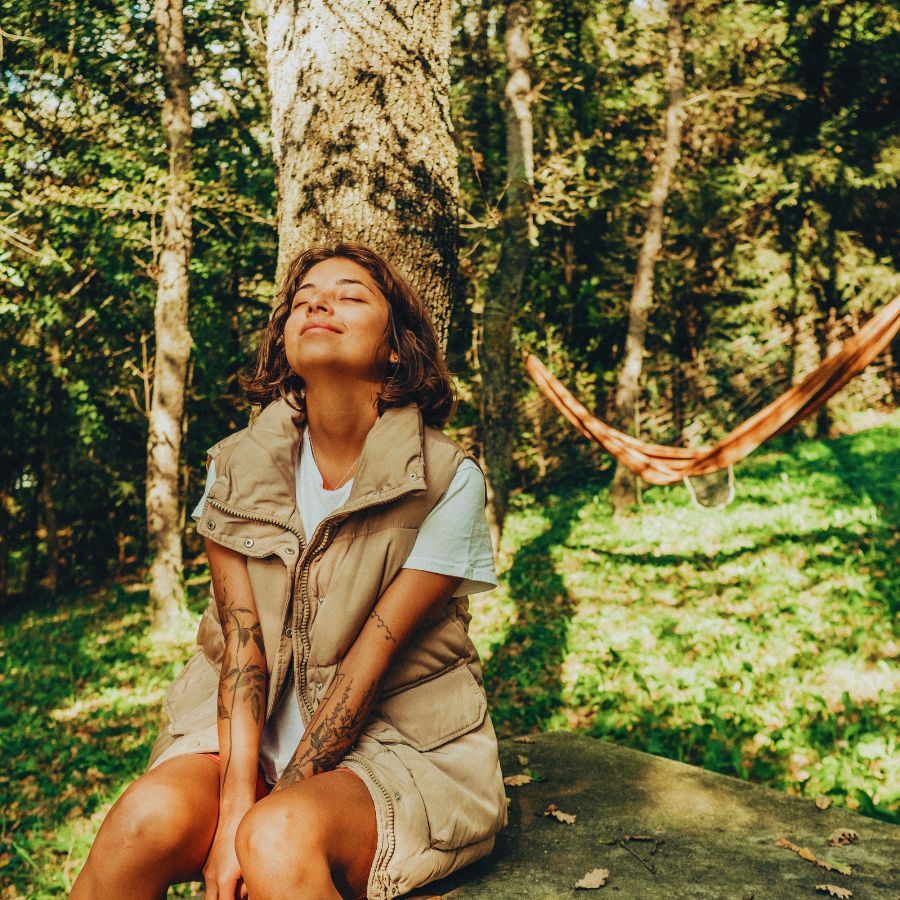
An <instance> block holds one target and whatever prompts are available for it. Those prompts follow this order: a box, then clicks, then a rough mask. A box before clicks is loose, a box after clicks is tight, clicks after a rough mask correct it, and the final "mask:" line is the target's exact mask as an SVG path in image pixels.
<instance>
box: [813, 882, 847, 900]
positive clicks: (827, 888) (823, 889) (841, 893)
mask: <svg viewBox="0 0 900 900" xmlns="http://www.w3.org/2000/svg"><path fill="white" fill-rule="evenodd" d="M816 890H817V891H818V892H819V893H820V894H828V895H829V896H831V897H841V898H843V900H847V898H849V897H852V896H853V891H851V890H850V888H842V887H838V886H837V885H836V884H817V885H816Z"/></svg>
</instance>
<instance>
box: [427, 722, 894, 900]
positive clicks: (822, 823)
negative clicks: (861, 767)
mask: <svg viewBox="0 0 900 900" xmlns="http://www.w3.org/2000/svg"><path fill="white" fill-rule="evenodd" d="M533 740H534V743H520V742H518V741H515V740H513V739H504V740H502V741H501V742H500V749H501V762H502V765H503V773H504V775H513V774H515V773H517V772H520V771H521V770H522V768H523V766H522V765H520V764H519V762H518V760H517V757H518V756H520V755H524V756H527V757H528V763H527V768H529V769H531V770H533V771H534V772H535V773H537V774H541V775H543V776H545V779H546V780H543V781H540V782H534V783H532V784H528V785H525V786H523V787H508V788H507V794H508V796H509V797H510V798H511V803H510V807H509V825H508V827H507V828H506V829H504V830H503V831H502V832H501V833H500V834H499V835H498V837H497V844H496V847H495V849H494V852H493V853H492V854H491V855H490V856H489V857H487V858H486V859H483V860H480V861H479V862H478V863H475V864H474V865H471V866H468V867H466V868H465V869H461V870H460V871H458V872H456V873H455V874H454V875H453V876H451V877H450V878H446V879H443V880H441V881H435V882H432V883H431V884H429V885H428V886H427V887H425V888H420V889H419V890H417V891H415V892H413V893H412V894H410V895H409V897H410V898H412V897H429V896H430V897H433V896H435V895H442V896H444V897H452V898H464V900H488V898H491V900H503V898H507V897H508V898H534V900H544V898H558V897H564V898H573V900H574V898H578V900H592V898H597V900H601V898H603V897H610V896H615V897H619V898H622V900H632V898H634V900H657V898H659V900H663V898H664V900H673V898H695V897H696V898H710V900H713V898H714V900H726V898H727V900H745V898H752V900H796V898H804V897H811V898H815V897H822V896H825V897H827V896H829V895H828V894H821V893H817V892H816V889H815V885H817V884H825V883H827V884H832V885H837V886H839V887H843V888H849V889H850V890H852V891H853V900H898V896H900V879H898V871H897V862H898V859H900V828H898V827H897V826H895V825H890V824H887V823H885V822H880V821H878V820H876V819H871V818H868V817H866V816H861V815H858V814H856V813H853V812H850V811H848V810H845V809H836V808H834V807H831V808H829V809H826V810H820V809H818V808H817V807H816V805H815V804H814V803H813V802H812V801H810V800H800V799H797V798H794V797H788V796H786V795H785V794H781V793H779V792H777V791H774V790H771V789H769V788H764V787H758V786H756V785H752V784H748V783H746V782H744V781H741V780H740V779H737V778H731V777H728V776H725V775H716V774H715V773H713V772H707V771H705V770H703V769H698V768H696V767H694V766H689V765H685V764H683V763H678V762H674V761H672V760H668V759H663V758H661V757H657V756H651V755H650V754H647V753H641V752H639V751H636V750H629V749H626V748H624V747H617V746H615V745H614V744H610V743H607V742H605V741H600V740H595V739H592V738H589V737H585V736H583V735H576V734H571V733H568V732H552V733H550V734H543V735H535V736H534V739H533ZM551 803H555V804H556V805H557V807H558V808H559V809H560V810H561V811H563V812H565V813H572V814H574V815H575V816H576V821H575V824H574V825H567V824H564V823H562V822H559V821H557V820H556V819H555V818H552V817H551V816H545V815H544V810H545V809H546V808H547V806H548V804H551ZM838 828H849V829H853V830H854V831H856V832H857V833H858V835H859V838H858V840H856V841H855V842H854V843H852V844H850V845H847V846H840V847H833V846H829V844H828V839H829V837H830V836H831V834H832V832H833V831H834V830H835V829H838ZM629 836H631V837H634V836H644V837H649V838H652V839H653V840H641V841H638V840H628V837H629ZM779 838H787V839H788V840H790V841H792V842H793V843H794V844H796V845H798V846H800V847H806V848H809V850H811V851H812V852H813V854H814V855H815V857H816V858H817V859H819V860H827V861H829V862H832V863H839V864H842V865H849V866H850V867H851V868H852V874H851V875H842V874H840V873H839V872H836V871H828V870H826V869H824V868H820V867H819V866H817V865H816V864H815V863H813V862H808V861H806V860H805V859H802V858H801V857H800V856H799V855H797V853H795V852H793V851H792V850H789V849H785V848H782V847H779V846H777V844H776V841H777V840H778V839H779ZM595 868H606V869H609V878H608V881H607V883H606V885H605V886H604V887H601V888H599V889H597V890H593V891H590V890H576V889H575V888H574V885H575V882H576V881H578V880H579V879H580V878H581V877H582V876H583V875H584V874H585V873H586V872H588V871H590V870H591V869H595Z"/></svg>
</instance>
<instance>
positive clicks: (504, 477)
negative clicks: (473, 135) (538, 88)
mask: <svg viewBox="0 0 900 900" xmlns="http://www.w3.org/2000/svg"><path fill="white" fill-rule="evenodd" d="M529 6H530V5H529V3H527V2H525V0H510V2H508V3H507V6H506V37H505V43H506V68H507V71H508V72H509V77H508V79H507V82H506V91H505V94H506V173H507V185H506V204H505V208H504V211H503V239H502V240H503V243H502V246H501V250H500V260H499V262H498V264H497V269H496V271H495V272H494V274H493V276H492V278H491V279H490V282H489V284H488V289H487V296H486V297H485V301H484V314H483V321H482V334H481V346H480V348H479V353H478V359H479V363H480V366H481V379H482V397H481V423H482V444H483V448H484V449H483V453H484V461H485V463H486V468H487V475H488V520H489V523H490V527H491V531H492V533H493V537H494V541H495V546H497V545H499V540H500V534H501V532H502V530H503V523H504V520H505V518H506V512H507V508H508V505H509V491H510V485H511V482H512V474H513V473H512V465H513V458H512V455H513V447H514V446H515V438H516V434H517V430H518V429H517V428H516V409H515V397H514V393H513V384H514V382H513V379H512V377H511V374H512V371H513V369H514V360H513V348H512V338H513V326H514V324H515V319H516V315H517V313H518V310H519V308H520V306H521V297H522V284H523V282H524V278H525V272H526V270H527V268H528V259H529V256H530V249H531V248H530V244H529V238H528V201H529V198H530V195H531V189H532V185H533V183H534V159H533V138H532V120H531V79H530V77H529V74H528V68H527V66H528V63H529V61H530V58H531V44H530V40H529V27H530V19H531V10H530V8H529Z"/></svg>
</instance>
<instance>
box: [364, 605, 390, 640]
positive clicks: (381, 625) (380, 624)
mask: <svg viewBox="0 0 900 900" xmlns="http://www.w3.org/2000/svg"><path fill="white" fill-rule="evenodd" d="M369 618H370V619H377V620H378V627H379V628H383V629H384V630H385V631H386V632H387V634H386V635H385V636H384V639H385V640H386V641H393V642H394V643H395V644H396V643H397V639H396V638H395V637H394V635H393V633H392V632H391V629H390V628H388V625H387V622H385V621H384V619H382V618H381V616H379V615H378V610H376V609H373V610H372V615H371V616H369Z"/></svg>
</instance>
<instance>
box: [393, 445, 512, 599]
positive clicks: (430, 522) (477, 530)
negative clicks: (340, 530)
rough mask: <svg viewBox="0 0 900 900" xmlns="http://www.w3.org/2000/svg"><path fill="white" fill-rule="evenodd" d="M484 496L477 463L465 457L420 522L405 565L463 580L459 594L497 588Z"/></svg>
mask: <svg viewBox="0 0 900 900" xmlns="http://www.w3.org/2000/svg"><path fill="white" fill-rule="evenodd" d="M484 499H485V487H484V475H483V474H482V472H481V469H479V468H478V466H477V465H476V464H475V462H473V461H472V460H471V459H468V458H466V459H464V460H463V461H462V462H461V463H460V464H459V467H458V468H457V470H456V474H455V475H454V476H453V480H452V481H451V482H450V486H449V487H448V488H447V492H446V493H445V494H444V496H443V497H441V499H440V500H439V501H438V503H437V505H436V506H435V507H434V509H432V510H431V512H430V513H428V515H427V516H426V517H425V520H424V521H423V522H422V525H421V526H420V528H419V534H418V536H417V538H416V543H415V544H414V545H413V548H412V550H411V551H410V554H409V557H408V558H407V560H406V562H405V563H404V565H403V568H404V569H421V570H422V571H424V572H437V573H439V574H441V575H453V576H456V577H458V578H462V579H463V580H462V582H461V583H460V585H459V587H458V588H457V589H456V592H455V594H454V596H455V597H462V596H464V595H466V594H477V593H479V592H480V591H489V590H490V589H491V588H494V587H496V586H497V575H496V572H495V569H494V549H493V545H492V544H491V533H490V531H489V530H488V523H487V516H486V515H485V511H484Z"/></svg>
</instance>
